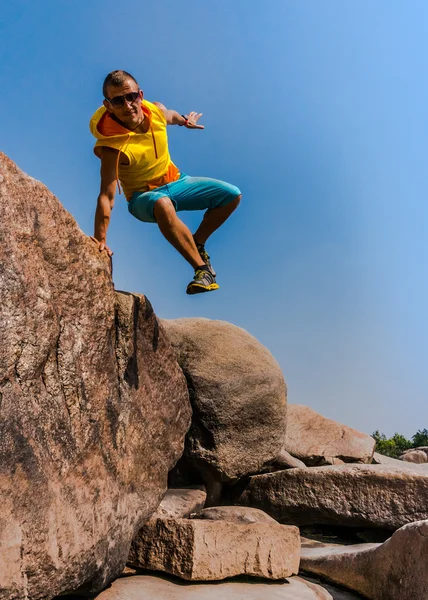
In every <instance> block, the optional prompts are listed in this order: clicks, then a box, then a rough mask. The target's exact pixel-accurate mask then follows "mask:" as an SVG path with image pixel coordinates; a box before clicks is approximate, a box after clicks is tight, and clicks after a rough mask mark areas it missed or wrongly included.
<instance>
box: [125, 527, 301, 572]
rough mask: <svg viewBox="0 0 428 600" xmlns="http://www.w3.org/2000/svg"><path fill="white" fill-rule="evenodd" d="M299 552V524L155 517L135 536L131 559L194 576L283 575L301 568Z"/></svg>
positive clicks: (144, 565) (152, 567)
mask: <svg viewBox="0 0 428 600" xmlns="http://www.w3.org/2000/svg"><path fill="white" fill-rule="evenodd" d="M299 557H300V535H299V530H298V528H297V527H292V526H291V527H290V526H286V525H280V524H279V523H275V522H273V523H267V522H266V523H251V524H248V523H242V524H241V523H239V524H238V523H233V522H230V521H209V520H205V519H177V520H174V519H155V520H152V519H151V520H150V521H148V522H147V523H146V524H145V525H144V526H143V527H142V529H141V530H140V531H139V533H138V535H137V536H136V537H135V539H134V540H133V542H132V546H131V552H130V555H129V559H128V564H129V565H130V566H134V567H140V568H144V569H149V570H152V571H164V572H166V573H170V574H171V575H176V576H178V577H181V578H183V579H187V580H193V581H215V580H221V579H226V578H227V577H233V576H235V575H250V576H256V577H264V578H267V579H283V578H284V577H289V576H290V575H294V574H297V572H298V569H299Z"/></svg>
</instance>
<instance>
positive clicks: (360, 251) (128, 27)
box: [0, 0, 428, 436]
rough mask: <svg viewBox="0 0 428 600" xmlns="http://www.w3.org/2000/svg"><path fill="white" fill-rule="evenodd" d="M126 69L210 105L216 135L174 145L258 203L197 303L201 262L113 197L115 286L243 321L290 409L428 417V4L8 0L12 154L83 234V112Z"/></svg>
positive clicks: (203, 170) (5, 140) (89, 193)
mask: <svg viewBox="0 0 428 600" xmlns="http://www.w3.org/2000/svg"><path fill="white" fill-rule="evenodd" d="M117 68H123V69H126V70H128V71H130V72H131V73H133V74H134V76H135V77H136V78H137V79H138V81H139V83H140V85H141V87H142V89H143V90H144V93H145V96H146V97H147V98H148V99H149V100H152V101H154V100H157V101H160V102H162V103H164V104H165V105H166V106H167V107H169V108H174V109H176V110H178V111H179V112H180V113H182V112H188V111H190V110H197V111H200V112H203V113H204V116H203V118H202V122H203V124H204V125H205V127H206V128H205V130H204V131H203V132H201V131H189V130H184V129H182V128H178V127H176V128H170V151H171V155H172V157H173V159H174V161H175V163H176V164H177V165H178V166H179V168H180V169H181V170H182V171H183V172H187V173H189V174H192V175H203V176H211V177H217V178H221V179H225V180H227V181H230V182H231V183H234V184H236V185H238V186H239V187H240V188H241V190H242V193H243V201H242V205H241V207H240V209H239V211H237V212H236V214H235V215H233V217H232V218H231V219H230V221H229V222H228V223H226V224H225V226H224V227H223V228H222V229H221V230H220V231H219V232H217V233H216V234H215V235H214V236H213V238H212V240H211V242H210V243H209V244H208V250H209V252H210V254H211V257H212V262H213V264H214V266H215V268H216V270H217V272H218V283H219V284H220V290H219V291H218V292H215V293H211V294H205V295H203V296H194V297H188V296H186V294H185V293H184V292H185V287H186V284H187V283H188V281H189V280H190V279H191V277H192V272H191V269H190V267H188V266H187V264H186V263H185V262H184V261H183V259H182V258H181V257H180V256H179V255H178V254H177V253H176V252H175V251H174V250H173V249H172V247H170V246H169V245H168V243H167V242H166V241H165V240H164V239H163V238H162V236H161V234H160V232H159V231H158V229H157V227H156V225H149V224H143V223H140V222H139V221H137V220H135V219H133V218H132V217H131V216H130V215H128V212H127V208H126V201H125V200H124V198H123V196H117V198H116V206H115V209H114V211H113V215H112V223H111V226H110V229H109V233H108V243H109V246H110V247H111V248H112V249H113V250H114V252H115V254H114V281H115V285H116V288H117V289H125V290H128V291H135V292H141V293H144V294H146V295H147V296H148V297H149V298H150V300H151V302H152V304H153V305H154V307H155V310H156V312H157V314H158V315H159V316H161V317H166V318H176V317H187V316H204V317H208V318H212V319H223V320H226V321H230V322H231V323H234V324H236V325H239V326H241V327H244V328H245V329H247V330H248V331H249V332H250V333H252V334H253V335H255V336H256V337H257V338H258V339H259V340H260V341H261V342H262V343H263V344H265V345H266V346H267V347H268V348H269V349H270V350H271V352H272V353H273V354H274V356H275V357H276V359H277V360H278V362H279V363H280V365H281V367H282V369H283V372H284V375H285V378H286V381H287V384H288V388H289V401H290V402H294V403H302V404H306V405H309V406H311V407H312V408H314V409H315V410H317V411H319V412H320V413H322V414H324V415H325V416H328V417H330V418H333V419H335V420H337V421H341V422H343V423H345V424H347V425H350V426H352V427H355V428H357V429H359V430H361V431H365V432H368V433H370V432H372V431H373V430H374V429H380V430H381V431H384V432H385V433H386V434H387V435H392V434H393V433H394V432H395V431H399V432H401V433H403V434H405V435H407V436H411V435H412V434H413V433H415V432H416V430H418V429H422V428H424V427H427V428H428V402H427V389H428V369H427V363H428V360H427V359H428V341H427V340H428V324H427V323H428V319H427V316H428V315H427V312H428V309H427V306H428V284H427V276H426V271H427V264H428V244H427V241H426V240H427V236H426V228H427V220H428V219H427V217H428V208H427V201H426V199H427V192H428V190H427V187H428V186H427V178H426V172H427V168H426V166H427V145H428V117H427V106H428V102H427V101H428V83H427V72H428V4H427V3H426V2H425V1H423V0H412V2H409V3H404V2H402V1H401V0H387V1H386V0H376V2H373V0H358V1H357V0H298V1H297V0H267V1H266V2H264V3H260V2H250V1H249V0H216V1H211V0H208V1H204V2H200V1H199V2H198V1H196V0H190V1H187V2H184V3H177V2H173V1H172V0H157V1H156V2H151V3H147V2H141V1H140V2H135V1H134V0H129V1H128V2H127V3H118V2H112V1H110V0H104V1H103V2H100V1H98V0H92V1H85V2H84V1H82V0H75V1H74V2H61V1H58V0H56V1H52V0H41V1H40V2H31V1H24V0H15V1H14V2H13V3H12V2H9V3H4V6H2V17H1V21H0V83H1V87H0V89H1V90H2V93H1V94H0V110H1V114H2V116H3V118H2V123H1V138H0V140H1V143H0V149H1V150H2V151H3V152H5V153H6V154H7V155H8V156H10V158H12V159H13V160H15V161H16V162H17V164H18V165H19V166H20V167H21V168H22V169H23V170H24V171H26V172H27V173H29V174H30V175H32V176H33V177H35V178H37V179H39V180H41V181H43V182H44V183H45V184H46V185H47V186H48V187H49V188H50V189H51V190H52V191H53V192H54V193H55V194H56V195H57V196H58V198H59V199H60V200H61V201H62V203H63V204H64V205H65V207H66V208H67V209H68V210H69V211H70V212H71V213H72V214H73V215H74V217H75V218H76V220H77V222H78V223H79V225H80V227H81V228H82V230H83V231H84V232H85V233H87V234H88V235H91V234H92V229H93V215H94V210H95V203H96V197H97V195H98V190H99V162H98V159H96V158H95V156H94V155H93V153H92V147H93V140H92V139H91V136H90V133H89V130H88V121H89V118H90V116H91V114H92V113H93V112H94V111H95V109H96V108H97V107H98V106H99V105H100V103H101V100H102V98H101V86H102V82H103V79H104V77H105V75H106V74H107V73H108V72H109V71H111V70H113V69H117ZM183 218H184V220H185V222H186V223H187V224H188V225H189V226H190V227H191V228H192V229H194V228H196V226H197V224H198V222H199V220H200V218H201V214H200V213H196V214H190V213H185V214H184V217H183Z"/></svg>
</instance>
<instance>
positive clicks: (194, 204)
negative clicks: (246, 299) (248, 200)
mask: <svg viewBox="0 0 428 600" xmlns="http://www.w3.org/2000/svg"><path fill="white" fill-rule="evenodd" d="M168 187H169V191H170V192H171V197H173V198H174V201H175V203H176V208H177V211H181V210H201V209H202V210H203V209H207V210H206V212H205V214H204V218H203V219H202V222H201V224H200V226H199V227H198V229H197V230H196V232H195V233H194V235H193V239H194V240H195V243H196V245H197V248H198V251H199V254H200V256H201V258H202V259H203V261H204V262H205V264H206V265H207V266H208V267H209V270H210V272H211V273H212V275H213V276H214V277H215V276H216V273H215V271H214V269H213V267H212V265H211V262H210V257H209V256H208V254H207V252H206V250H205V242H206V241H207V239H208V238H209V237H210V235H211V234H212V233H213V232H214V231H216V229H218V228H219V227H220V226H221V225H222V224H223V223H224V222H225V221H226V219H228V218H229V217H230V215H231V214H232V213H233V212H234V210H235V209H236V207H237V206H238V205H239V203H240V201H241V192H240V190H239V188H237V187H236V186H234V185H231V184H230V183H226V182H224V181H220V180H218V179H211V178H209V177H189V176H188V175H182V176H181V177H180V179H179V180H178V181H176V182H174V183H173V184H170V185H169V186H168Z"/></svg>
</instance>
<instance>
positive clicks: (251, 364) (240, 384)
mask: <svg viewBox="0 0 428 600" xmlns="http://www.w3.org/2000/svg"><path fill="white" fill-rule="evenodd" d="M162 323H163V325H164V326H165V328H166V331H167V334H168V336H169V338H170V340H171V342H172V344H173V346H174V347H175V349H176V352H177V357H178V362H179V364H180V366H181V367H182V369H183V371H184V373H185V375H186V378H187V382H188V387H189V392H190V399H191V402H192V407H193V417H192V427H191V430H190V432H189V435H188V436H187V440H186V450H185V453H186V456H187V457H188V458H190V459H191V460H192V461H193V463H194V464H196V466H197V468H198V469H199V470H200V471H201V472H202V473H203V475H204V477H205V479H206V480H207V479H208V480H209V479H210V478H211V477H212V478H214V479H217V480H221V481H230V480H233V479H235V478H238V477H242V476H244V475H246V474H248V473H257V472H258V470H259V469H260V468H261V467H262V466H263V464H264V463H266V462H268V461H270V460H274V459H275V458H276V457H277V456H278V454H279V453H280V451H281V449H282V447H283V442H284V434H285V425H286V387H285V382H284V378H283V375H282V372H281V369H280V367H279V365H278V363H277V362H276V361H275V359H274V358H273V356H272V355H271V353H270V352H269V351H268V350H267V349H266V348H265V347H264V346H262V345H261V344H260V343H259V342H258V341H257V340H256V339H255V338H254V337H253V336H251V335H250V334H249V333H247V332H246V331H245V330H244V329H241V328H239V327H236V326H235V325H231V324H230V323H226V322H224V321H211V320H209V319H199V318H197V319H177V320H171V321H168V320H167V321H165V320H164V321H162Z"/></svg>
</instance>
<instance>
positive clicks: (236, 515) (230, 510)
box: [197, 506, 278, 523]
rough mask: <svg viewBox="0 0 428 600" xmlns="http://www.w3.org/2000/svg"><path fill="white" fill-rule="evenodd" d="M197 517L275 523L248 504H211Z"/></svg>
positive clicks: (233, 521) (236, 521)
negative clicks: (211, 505)
mask: <svg viewBox="0 0 428 600" xmlns="http://www.w3.org/2000/svg"><path fill="white" fill-rule="evenodd" d="M197 518H198V519H208V520H209V521H231V522H232V523H277V522H278V521H275V519H272V517H270V516H269V515H268V514H266V513H265V512H263V511H262V510H259V509H258V508H251V507H249V506H213V507H210V508H204V510H202V511H201V512H200V513H199V514H198V516H197Z"/></svg>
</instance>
